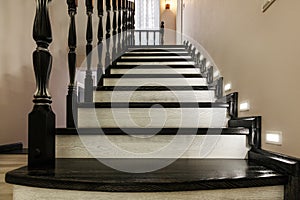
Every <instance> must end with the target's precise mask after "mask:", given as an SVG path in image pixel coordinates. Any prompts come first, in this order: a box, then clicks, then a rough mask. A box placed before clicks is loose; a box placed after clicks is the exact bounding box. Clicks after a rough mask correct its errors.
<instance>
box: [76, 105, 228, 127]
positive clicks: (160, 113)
mask: <svg viewBox="0 0 300 200" xmlns="http://www.w3.org/2000/svg"><path fill="white" fill-rule="evenodd" d="M197 104H198V105H197ZM227 107H228V104H217V103H165V102H164V103H156V102H152V103H113V104H111V103H95V104H88V103H87V104H86V103H84V104H79V109H78V127H79V128H118V127H122V128H179V127H180V128H223V127H226V125H227V122H228V118H227Z"/></svg>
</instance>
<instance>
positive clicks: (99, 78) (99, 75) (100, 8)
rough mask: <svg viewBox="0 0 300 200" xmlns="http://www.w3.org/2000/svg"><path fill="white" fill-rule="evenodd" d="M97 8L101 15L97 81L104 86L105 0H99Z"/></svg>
mask: <svg viewBox="0 0 300 200" xmlns="http://www.w3.org/2000/svg"><path fill="white" fill-rule="evenodd" d="M97 10H98V17H99V23H98V34H97V38H98V46H97V51H98V66H97V81H98V87H100V86H103V78H102V76H103V73H104V70H103V64H102V52H103V0H98V1H97Z"/></svg>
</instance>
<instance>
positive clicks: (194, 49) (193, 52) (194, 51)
mask: <svg viewBox="0 0 300 200" xmlns="http://www.w3.org/2000/svg"><path fill="white" fill-rule="evenodd" d="M191 54H192V59H193V61H195V60H196V47H194V48H193V50H192V53H191Z"/></svg>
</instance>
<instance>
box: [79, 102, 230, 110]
mask: <svg viewBox="0 0 300 200" xmlns="http://www.w3.org/2000/svg"><path fill="white" fill-rule="evenodd" d="M155 105H159V106H162V107H164V108H195V109H196V108H228V107H229V104H226V103H206V102H205V103H203V102H201V103H196V102H195V103H193V102H192V103H173V102H170V103H166V102H148V103H147V102H138V103H111V102H107V103H106V102H103V103H99V102H96V103H79V104H78V108H152V107H153V106H155Z"/></svg>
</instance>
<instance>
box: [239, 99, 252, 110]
mask: <svg viewBox="0 0 300 200" xmlns="http://www.w3.org/2000/svg"><path fill="white" fill-rule="evenodd" d="M249 110H250V103H249V101H245V102H242V103H241V104H240V111H241V112H245V111H249Z"/></svg>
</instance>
